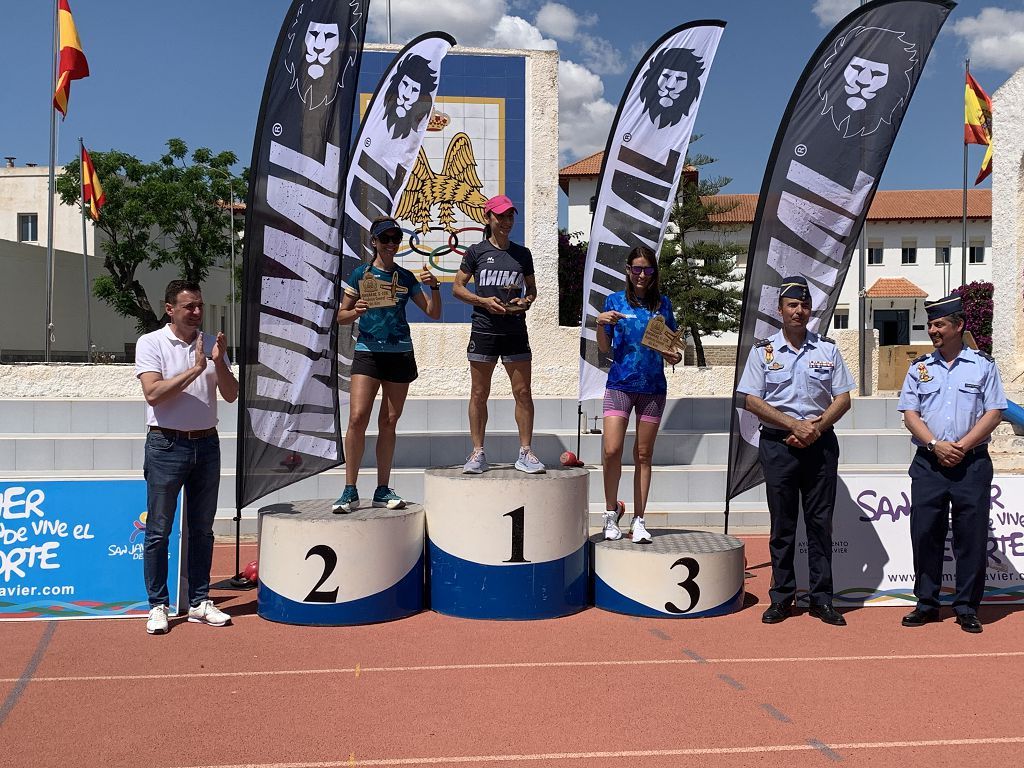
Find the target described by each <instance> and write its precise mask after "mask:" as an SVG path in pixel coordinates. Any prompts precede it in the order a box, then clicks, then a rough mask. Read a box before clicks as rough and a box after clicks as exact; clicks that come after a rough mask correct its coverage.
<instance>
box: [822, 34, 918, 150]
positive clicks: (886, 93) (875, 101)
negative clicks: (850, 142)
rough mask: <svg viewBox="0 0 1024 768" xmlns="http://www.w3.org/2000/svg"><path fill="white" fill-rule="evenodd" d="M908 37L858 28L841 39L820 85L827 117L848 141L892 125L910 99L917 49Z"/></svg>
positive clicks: (827, 61)
mask: <svg viewBox="0 0 1024 768" xmlns="http://www.w3.org/2000/svg"><path fill="white" fill-rule="evenodd" d="M903 34H904V33H903V32H895V31H893V30H891V29H882V28H880V27H855V28H854V29H852V30H851V31H850V32H848V33H847V34H845V35H843V36H842V37H840V38H839V39H838V40H836V44H835V48H834V49H833V51H832V53H831V54H830V55H829V57H828V59H826V60H825V66H824V72H823V73H822V75H821V79H820V80H819V81H818V96H819V97H820V98H821V100H822V102H823V105H822V109H821V114H822V115H828V116H829V117H830V118H831V120H832V124H833V125H834V126H835V127H836V130H837V131H839V132H840V133H841V134H842V135H843V138H844V139H848V138H850V137H852V136H868V135H870V134H872V133H874V132H875V131H877V130H878V129H879V128H880V127H881V126H882V125H883V124H884V125H890V126H891V125H892V124H893V121H894V119H898V118H895V116H896V115H897V113H901V112H902V110H903V109H904V108H906V105H907V101H908V100H909V99H910V87H911V73H912V72H913V71H914V67H915V66H917V64H918V60H917V45H916V44H915V43H912V42H909V41H907V40H905V39H904V37H903Z"/></svg>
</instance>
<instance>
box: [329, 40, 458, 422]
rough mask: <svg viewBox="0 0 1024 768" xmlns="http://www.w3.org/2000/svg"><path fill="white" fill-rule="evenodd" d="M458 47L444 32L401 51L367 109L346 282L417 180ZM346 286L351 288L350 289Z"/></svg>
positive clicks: (343, 393) (351, 344)
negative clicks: (446, 63) (445, 69)
mask: <svg viewBox="0 0 1024 768" xmlns="http://www.w3.org/2000/svg"><path fill="white" fill-rule="evenodd" d="M453 45H455V38H453V37H452V36H451V35H448V34H446V33H445V32H427V33H426V34H423V35H420V36H419V37H417V38H416V39H414V40H412V41H410V42H409V44H408V45H406V46H405V47H404V48H403V49H402V50H401V51H399V52H398V53H397V54H396V55H395V58H394V61H392V62H391V66H389V67H388V69H387V71H385V72H384V75H383V77H381V79H380V83H379V84H378V85H377V89H376V90H375V91H374V93H373V96H372V97H371V98H370V102H369V104H368V106H367V108H366V114H365V115H363V119H362V121H361V124H360V126H359V135H358V136H357V137H356V140H355V142H354V143H353V145H352V158H351V159H350V160H349V164H348V179H347V180H346V182H345V195H346V197H345V223H344V231H343V237H342V272H341V274H342V277H344V278H345V279H346V280H347V279H348V277H349V276H350V275H351V274H352V271H353V270H354V269H355V268H356V267H358V266H359V265H360V264H362V263H363V262H365V261H370V260H372V259H373V249H372V248H371V246H370V223H371V222H372V221H373V220H374V219H375V218H377V217H379V216H395V215H396V211H395V209H396V208H397V207H398V201H399V199H400V198H401V196H402V190H404V189H405V188H406V187H407V186H408V185H409V183H410V179H411V178H413V176H414V174H412V170H413V167H414V166H415V163H416V157H417V155H418V154H419V153H420V152H421V146H422V144H423V136H424V134H425V133H426V130H427V125H428V123H429V122H430V117H431V115H432V114H433V111H434V99H435V98H436V97H437V90H438V88H440V87H441V62H442V61H443V60H444V57H445V56H447V55H448V51H450V50H451V48H452V46H453ZM346 285H347V283H346ZM358 328H359V324H358V322H356V323H353V324H352V325H350V326H348V327H342V328H340V329H339V338H338V355H339V358H340V359H339V361H338V387H339V389H340V393H339V398H340V402H342V403H346V402H348V393H349V389H350V385H351V381H352V375H351V371H352V356H353V355H354V353H355V343H356V337H357V336H358Z"/></svg>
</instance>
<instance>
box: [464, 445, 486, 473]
mask: <svg viewBox="0 0 1024 768" xmlns="http://www.w3.org/2000/svg"><path fill="white" fill-rule="evenodd" d="M488 469H489V467H488V466H487V455H486V454H485V453H484V449H483V448H474V449H473V452H472V453H471V454H469V458H467V459H466V463H465V465H464V466H463V467H462V474H464V475H479V474H482V473H483V472H486V471H487V470H488Z"/></svg>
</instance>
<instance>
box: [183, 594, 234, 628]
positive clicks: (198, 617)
mask: <svg viewBox="0 0 1024 768" xmlns="http://www.w3.org/2000/svg"><path fill="white" fill-rule="evenodd" d="M188 620H189V621H191V622H194V623H196V624H209V625H210V626H211V627H223V626H225V625H227V624H230V623H231V617H230V616H228V615H227V614H226V613H224V611H222V610H220V608H218V607H217V606H216V605H214V604H213V600H203V602H201V603H200V604H199V605H194V606H192V607H191V608H189V609H188Z"/></svg>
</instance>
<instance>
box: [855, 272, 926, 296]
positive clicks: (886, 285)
mask: <svg viewBox="0 0 1024 768" xmlns="http://www.w3.org/2000/svg"><path fill="white" fill-rule="evenodd" d="M864 295H865V296H867V297H868V298H869V299H923V298H925V297H927V296H928V292H927V291H925V290H923V289H921V288H918V287H917V286H916V285H914V284H913V283H912V282H910V281H909V280H907V278H905V277H880V278H878V279H877V280H875V284H874V285H872V286H871V287H870V288H868V290H867V292H866V293H865V294H864Z"/></svg>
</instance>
